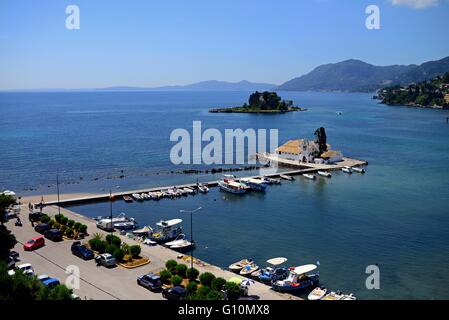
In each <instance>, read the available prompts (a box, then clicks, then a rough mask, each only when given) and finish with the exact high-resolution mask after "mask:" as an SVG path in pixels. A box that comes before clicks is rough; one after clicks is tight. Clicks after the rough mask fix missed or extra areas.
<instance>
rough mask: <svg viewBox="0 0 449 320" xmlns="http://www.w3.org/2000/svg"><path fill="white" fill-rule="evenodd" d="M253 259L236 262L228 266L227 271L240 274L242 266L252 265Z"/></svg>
mask: <svg viewBox="0 0 449 320" xmlns="http://www.w3.org/2000/svg"><path fill="white" fill-rule="evenodd" d="M252 263H253V259H242V260H240V261H237V262H235V263H233V264H231V265H230V266H229V270H231V271H233V272H240V270H242V269H243V267H244V266H246V265H249V264H252Z"/></svg>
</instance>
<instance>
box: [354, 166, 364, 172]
mask: <svg viewBox="0 0 449 320" xmlns="http://www.w3.org/2000/svg"><path fill="white" fill-rule="evenodd" d="M352 171H355V172H358V173H365V169H363V168H357V167H353V168H352Z"/></svg>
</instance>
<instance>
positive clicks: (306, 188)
mask: <svg viewBox="0 0 449 320" xmlns="http://www.w3.org/2000/svg"><path fill="white" fill-rule="evenodd" d="M248 94H249V93H245V92H214V93H212V92H147V93H145V92H85V93H83V92H76V93H0V112H1V117H0V145H1V156H0V188H2V189H13V190H15V191H17V192H19V193H21V194H23V195H26V194H45V193H53V192H55V187H54V184H55V174H56V172H59V174H60V178H61V181H62V184H61V191H62V192H104V191H105V190H109V189H110V188H111V189H113V190H126V189H130V188H136V187H147V186H156V185H170V184H175V183H179V182H194V181H196V179H198V178H199V179H200V180H212V179H214V176H212V175H201V176H197V175H183V174H176V173H170V171H172V170H174V171H176V170H179V168H178V167H176V166H173V165H172V164H171V162H170V159H169V153H170V148H171V147H172V146H173V144H174V143H173V142H170V140H169V136H170V133H171V131H172V130H173V129H176V128H185V129H188V130H189V131H191V127H192V121H194V120H201V121H202V124H203V128H217V129H219V130H224V129H225V128H229V129H235V128H242V129H248V128H255V129H258V128H265V129H270V128H274V129H279V140H280V143H282V142H283V141H285V140H288V139H292V138H297V137H309V138H313V132H314V130H315V129H316V128H317V127H320V126H324V127H325V128H326V131H327V136H328V142H329V143H330V144H331V145H332V146H333V147H334V148H335V149H339V150H342V151H343V152H344V154H345V155H346V156H350V157H354V158H360V159H364V160H367V161H369V163H370V164H369V166H368V167H367V173H366V174H365V175H359V174H353V175H352V176H349V175H345V174H340V173H336V174H334V176H333V177H332V179H330V180H326V179H322V178H319V179H317V181H307V180H304V179H302V178H298V179H297V180H296V181H295V182H292V183H290V182H284V183H283V184H282V185H281V186H273V187H270V188H269V190H268V191H267V192H266V194H255V193H254V194H249V195H246V196H243V197H237V196H232V195H229V194H225V193H223V192H220V191H219V190H218V189H216V188H214V189H212V190H211V192H210V193H209V194H208V195H197V196H195V197H188V198H182V199H179V200H162V201H159V202H145V203H133V204H125V203H124V202H122V201H117V202H115V203H114V212H115V213H116V214H118V213H120V212H122V211H123V212H126V213H127V214H128V215H130V216H133V217H135V218H136V219H137V220H138V221H139V223H140V224H141V225H146V224H151V225H153V224H154V223H155V222H157V221H158V220H160V219H170V218H178V217H179V218H183V219H184V220H185V231H186V234H189V227H188V226H189V223H188V222H189V216H188V215H184V216H183V214H181V213H179V210H180V209H193V208H196V207H197V206H202V207H203V210H202V211H201V212H199V213H197V214H196V215H195V216H194V236H195V239H196V241H197V243H198V249H197V250H196V254H197V255H198V256H199V257H200V258H202V259H203V260H206V261H208V262H211V263H213V264H216V265H219V266H222V267H225V266H227V265H229V264H230V263H232V262H234V261H236V260H239V259H241V258H243V257H253V258H254V259H255V260H256V262H257V263H259V264H260V265H262V266H263V265H264V261H265V260H267V259H269V258H272V257H275V256H285V257H287V258H289V263H291V265H299V264H306V263H315V262H316V261H320V264H321V266H320V272H321V282H322V284H323V285H324V286H326V287H328V288H330V289H334V290H338V289H340V290H343V291H347V292H354V293H355V294H356V295H357V296H358V297H359V298H363V299H393V298H399V299H410V298H422V299H441V298H443V299H449V254H448V252H449V170H448V169H447V164H448V163H449V125H448V124H446V117H448V116H449V112H447V111H440V110H420V109H413V108H406V107H387V106H384V105H379V104H377V103H376V102H375V101H373V100H371V99H370V95H366V94H330V93H329V94H324V93H281V96H282V97H283V98H286V99H292V100H294V101H295V103H296V104H298V105H300V106H304V107H307V108H309V110H308V111H307V112H297V113H289V114H285V115H274V116H267V115H239V114H210V113H208V112H207V110H208V109H209V108H211V107H218V106H232V105H239V104H242V103H243V102H244V101H245V100H246V98H247V96H248ZM337 111H341V112H342V115H341V116H337V115H336V112H337ZM193 168H195V167H193ZM121 170H124V174H125V175H126V178H125V179H118V178H117V176H118V175H120V172H121ZM246 174H250V173H248V172H247V173H246ZM72 210H74V211H77V212H80V213H83V214H85V215H88V216H98V215H107V214H108V210H109V205H108V204H107V203H99V204H92V205H85V206H78V207H72ZM373 264H377V265H378V266H379V268H380V276H381V278H380V286H381V289H380V290H372V291H370V290H367V289H366V288H365V279H366V277H367V275H366V274H365V269H366V267H367V266H368V265H373Z"/></svg>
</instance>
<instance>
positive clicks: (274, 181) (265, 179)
mask: <svg viewBox="0 0 449 320" xmlns="http://www.w3.org/2000/svg"><path fill="white" fill-rule="evenodd" d="M262 181H263V182H264V183H266V184H281V180H280V179H273V178H269V177H262Z"/></svg>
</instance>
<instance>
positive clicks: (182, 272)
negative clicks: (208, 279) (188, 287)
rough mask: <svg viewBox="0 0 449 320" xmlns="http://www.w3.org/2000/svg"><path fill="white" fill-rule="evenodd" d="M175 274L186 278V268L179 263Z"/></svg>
mask: <svg viewBox="0 0 449 320" xmlns="http://www.w3.org/2000/svg"><path fill="white" fill-rule="evenodd" d="M176 274H178V275H180V276H181V277H183V278H185V277H186V276H187V266H186V265H185V264H183V263H180V264H178V265H177V266H176Z"/></svg>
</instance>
